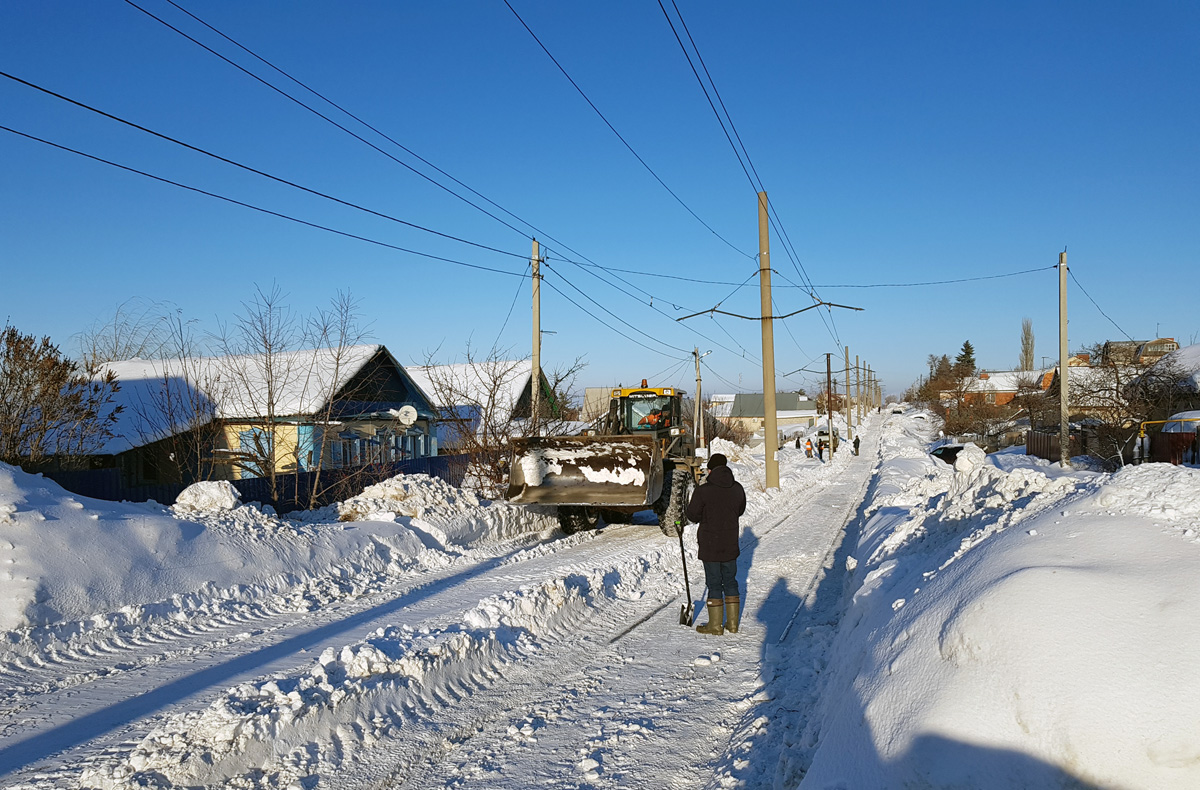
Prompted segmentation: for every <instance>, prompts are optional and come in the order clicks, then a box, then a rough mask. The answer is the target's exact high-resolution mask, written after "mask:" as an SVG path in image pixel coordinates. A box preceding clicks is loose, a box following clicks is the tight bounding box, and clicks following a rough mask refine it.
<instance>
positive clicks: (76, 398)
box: [0, 326, 121, 469]
mask: <svg viewBox="0 0 1200 790" xmlns="http://www.w3.org/2000/svg"><path fill="white" fill-rule="evenodd" d="M93 373H94V371H93V370H89V369H88V368H86V367H84V366H81V365H79V364H78V363H76V362H74V361H72V360H70V359H68V358H66V357H64V356H63V355H62V354H61V352H60V351H59V349H58V346H56V345H54V344H53V343H51V342H50V338H49V337H43V338H42V339H41V340H40V341H39V340H38V339H36V338H35V337H34V336H33V335H24V334H21V332H20V331H19V330H17V328H16V327H13V326H5V327H4V329H3V331H2V332H0V461H4V462H5V463H9V464H14V465H19V466H23V467H27V468H30V469H38V468H45V467H46V466H48V465H49V464H51V463H56V464H58V465H60V466H67V467H70V466H74V465H76V464H77V463H78V462H79V461H80V460H81V459H82V457H83V456H84V455H86V454H88V453H90V452H92V451H94V450H95V449H97V448H98V447H100V446H102V445H103V444H104V442H105V441H107V440H108V439H110V438H111V437H112V436H113V429H114V427H115V425H116V423H117V420H118V419H119V414H120V413H121V407H120V406H113V399H114V396H115V395H116V393H117V392H118V391H119V390H120V384H119V383H118V382H117V380H116V377H115V376H114V375H113V374H112V373H111V372H110V373H107V374H105V375H98V376H93Z"/></svg>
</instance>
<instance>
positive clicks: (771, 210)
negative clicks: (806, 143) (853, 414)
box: [658, 0, 841, 347]
mask: <svg viewBox="0 0 1200 790" xmlns="http://www.w3.org/2000/svg"><path fill="white" fill-rule="evenodd" d="M658 6H659V8H660V9H661V10H662V12H663V16H664V17H665V18H666V20H667V24H668V25H669V26H670V28H671V32H672V33H673V34H674V36H675V40H676V41H677V42H678V43H679V48H680V49H681V50H682V51H683V55H684V58H686V59H687V61H688V65H689V66H690V67H691V69H692V74H693V75H695V77H696V81H697V82H698V83H699V85H700V90H701V91H702V92H703V93H704V97H705V99H707V101H708V106H709V107H710V108H712V111H713V115H715V116H716V118H717V123H718V124H720V126H721V131H722V132H724V134H725V139H726V140H728V141H729V145H730V147H731V148H732V149H733V153H734V156H735V157H737V160H738V164H739V165H741V168H742V172H743V173H745V174H746V179H747V180H748V181H749V182H750V188H751V189H752V190H754V192H755V194H756V195H757V194H758V193H761V192H766V187H765V186H764V185H763V182H762V179H761V178H760V177H759V175H758V169H757V168H755V167H754V162H753V160H752V159H751V158H750V152H749V150H748V149H747V148H746V145H745V143H744V142H742V137H741V135H740V134H739V133H738V131H737V126H736V124H734V122H733V116H731V115H730V114H729V109H728V108H727V107H726V106H725V101H724V99H722V98H721V92H720V90H719V89H718V88H717V83H716V81H715V80H714V79H713V77H712V73H711V72H710V71H709V70H708V65H707V64H706V63H705V62H704V56H703V55H702V54H701V53H700V48H699V47H698V46H697V45H696V40H695V39H694V38H693V37H692V34H691V31H690V30H689V29H688V26H687V22H686V20H684V18H683V14H682V12H680V10H679V6H678V5H676V3H675V0H671V6H672V7H673V8H674V9H675V14H676V16H678V17H679V23H680V26H682V27H683V30H684V33H685V34H686V35H687V37H688V41H689V42H690V43H691V45H692V49H693V50H694V51H695V53H696V59H697V60H698V61H699V62H700V66H701V68H703V69H704V74H705V76H706V77H707V78H708V85H706V84H705V82H704V80H703V79H701V77H700V73H699V71H697V69H696V66H695V64H694V63H693V62H692V56H691V53H690V52H688V49H687V47H686V46H684V43H683V40H682V39H681V38H680V36H679V32H678V31H677V30H676V29H675V23H674V21H673V20H672V19H671V15H670V14H668V13H667V9H666V7H665V6H664V5H663V4H662V0H659V3H658ZM709 85H711V86H712V95H713V96H716V99H717V103H719V104H720V105H721V110H723V111H724V113H725V117H724V118H722V117H721V113H720V112H718V111H717V107H716V105H715V104H714V103H713V99H712V96H710V95H709V91H708V86H709ZM726 121H728V124H729V128H728V129H726V126H725V124H726ZM730 131H732V132H733V137H736V138H737V145H735V144H734V142H733V137H731V136H730ZM739 146H740V147H741V151H739V150H738V147H739ZM743 155H744V156H745V162H743V161H742V157H743ZM747 165H748V166H749V170H747ZM751 172H753V174H754V175H753V176H751ZM767 221H768V223H769V224H770V225H771V226H772V227H773V228H775V232H776V235H777V236H778V237H779V239H780V241H781V242H782V244H783V251H784V253H785V254H786V255H787V257H788V259H789V260H791V262H792V266H793V267H794V268H795V269H796V273H797V274H798V275H799V276H800V279H801V281H807V282H808V284H809V289H808V290H809V295H810V296H811V297H812V298H813V300H814V301H821V300H820V298H819V297H818V296H817V295H816V294H815V293H814V291H815V290H816V289H815V287H813V286H812V278H811V277H809V275H808V272H807V270H805V268H804V264H803V263H801V262H800V260H799V256H798V255H797V254H796V252H795V247H794V245H792V243H791V238H790V237H789V236H788V233H787V230H786V229H785V228H784V227H783V221H782V220H781V219H780V217H779V212H778V211H776V209H775V207H774V205H773V204H770V205H768V206H767ZM821 322H822V323H824V324H825V328H826V330H827V331H828V332H829V333H830V336H831V337H832V338H833V339H834V341H835V342H836V343H837V344H838V346H839V347H841V339H840V338H839V337H838V334H837V324H836V322H834V319H833V313H832V311H831V312H830V314H829V319H828V321H826V319H825V316H824V315H821Z"/></svg>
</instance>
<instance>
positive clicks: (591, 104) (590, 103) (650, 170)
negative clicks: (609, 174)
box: [127, 0, 753, 258]
mask: <svg viewBox="0 0 1200 790" xmlns="http://www.w3.org/2000/svg"><path fill="white" fill-rule="evenodd" d="M127 1H128V0H127ZM504 4H505V5H506V6H508V10H509V11H512V13H513V16H515V17H516V18H517V21H518V22H520V23H521V26H522V27H524V28H525V30H526V31H528V33H529V35H530V36H532V37H533V40H534V41H536V42H537V45H538V46H539V47H541V48H542V51H543V52H545V53H546V56H547V57H549V58H550V60H551V61H552V62H553V63H554V65H555V66H557V67H558V70H559V71H561V72H562V75H563V76H564V77H566V78H567V81H568V82H570V83H571V86H572V87H574V88H575V90H576V91H578V92H579V95H580V96H582V97H583V100H584V101H586V102H587V103H588V106H589V107H591V108H592V109H593V110H594V111H595V112H596V115H599V116H600V120H602V121H604V125H605V126H607V127H608V128H609V129H610V130H611V131H612V133H613V134H615V135H616V136H617V139H618V140H620V141H621V142H622V143H623V144H624V145H625V147H626V148H628V149H629V153H631V154H633V156H634V158H635V159H637V160H638V162H640V163H641V165H642V167H644V168H646V172H648V173H649V174H650V175H652V176H654V180H655V181H657V182H658V183H659V184H661V185H662V188H663V189H665V190H667V192H668V193H670V195H671V197H673V198H675V200H676V202H678V203H679V205H681V206H683V207H684V209H686V210H687V213H689V214H691V215H692V216H693V217H694V218H695V219H696V221H697V222H699V223H700V224H701V225H703V226H704V227H705V228H707V229H708V231H709V233H711V234H712V235H714V236H716V237H717V238H718V239H720V240H721V241H723V242H725V244H726V245H728V246H729V247H730V248H731V249H734V250H737V252H739V253H741V254H742V255H746V253H744V252H742V251H741V250H739V249H738V248H737V247H736V246H734V245H733V244H732V243H731V242H730V241H729V240H728V239H726V238H725V237H724V236H722V235H721V234H720V233H717V232H716V231H715V230H713V228H712V226H710V225H709V224H708V223H707V222H705V221H704V220H702V219H700V215H699V214H697V213H696V212H695V211H692V208H691V207H690V206H689V205H688V204H687V203H685V202H683V198H681V197H679V195H677V194H675V191H674V190H673V189H671V188H670V187H669V186H667V183H666V182H665V181H663V180H662V179H661V178H660V177H659V175H658V173H656V172H654V168H652V167H650V165H648V164H646V160H645V159H642V157H641V155H640V154H639V153H638V152H637V151H635V150H634V148H633V146H632V145H630V144H629V141H628V140H626V139H625V138H624V137H622V136H621V133H620V132H618V131H617V127H615V126H613V125H612V123H610V122H609V120H608V118H606V117H604V113H602V112H600V108H599V107H597V106H596V105H595V103H594V102H593V101H592V100H591V99H590V98H588V95H587V94H586V93H584V92H583V88H581V87H579V84H578V83H577V82H575V80H574V79H572V77H571V75H570V74H568V73H567V70H566V69H565V68H563V66H562V64H561V63H559V62H558V59H557V58H555V57H554V55H553V54H551V52H550V50H549V49H547V48H546V45H545V44H543V43H542V40H541V39H540V38H538V36H537V34H536V33H534V32H533V29H532V28H531V27H529V25H528V24H526V23H525V20H524V19H522V18H521V15H520V14H518V13H517V9H515V8H513V7H512V3H510V2H508V0H504ZM746 257H748V258H749V257H753V256H750V255H746Z"/></svg>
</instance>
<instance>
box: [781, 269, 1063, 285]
mask: <svg viewBox="0 0 1200 790" xmlns="http://www.w3.org/2000/svg"><path fill="white" fill-rule="evenodd" d="M1057 268H1058V265H1057V264H1055V265H1054V266H1039V267H1038V268H1036V269H1022V270H1021V271H1019V272H1005V273H1004V274H988V275H984V276H981V277H960V278H958V279H955V280H930V281H928V282H921V283H864V284H851V283H839V284H836V285H822V286H819V287H821V288H919V287H924V286H927V285H952V284H954V283H972V282H979V281H980V280H999V279H1001V278H1003V277H1017V276H1020V275H1022V274H1033V273H1034V272H1044V271H1048V270H1050V269H1057ZM780 276H782V275H780Z"/></svg>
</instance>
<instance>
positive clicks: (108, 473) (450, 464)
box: [45, 455, 467, 513]
mask: <svg viewBox="0 0 1200 790" xmlns="http://www.w3.org/2000/svg"><path fill="white" fill-rule="evenodd" d="M466 469H467V456H465V455H437V456H432V457H430V458H413V459H410V460H407V461H397V462H395V463H391V464H372V465H370V466H359V467H352V468H349V469H324V470H322V471H321V473H320V479H319V481H318V477H317V473H316V472H303V473H301V474H298V475H297V474H287V475H279V476H278V477H276V478H275V488H276V491H277V494H278V495H277V496H276V497H274V498H272V496H271V481H270V480H268V479H266V478H265V477H251V478H247V479H245V480H230V481H229V482H230V483H232V484H233V487H234V488H236V489H237V490H238V494H239V495H240V496H241V499H242V501H243V502H258V503H260V504H264V505H271V506H272V507H274V508H275V510H277V511H278V512H280V513H284V512H288V511H291V510H296V509H298V508H301V507H307V506H308V502H309V497H310V494H311V492H312V488H313V485H314V483H316V484H318V485H320V487H321V490H320V492H319V493H318V497H317V502H316V504H317V506H318V507H321V506H324V505H328V504H330V503H331V502H336V501H339V500H342V499H347V498H349V497H352V496H355V495H356V494H359V493H361V492H362V490H363V489H364V488H366V487H367V486H369V485H373V484H375V483H378V482H381V481H383V480H386V479H388V478H390V477H395V476H396V475H402V474H403V475H417V474H424V475H429V476H430V477H440V478H441V479H443V480H445V481H446V482H448V483H449V484H450V485H452V486H456V487H457V486H460V485H462V480H463V476H464V475H465V474H466ZM45 476H46V477H48V478H50V479H51V480H53V481H54V482H56V483H58V484H59V485H60V486H62V487H63V488H65V489H66V490H68V491H70V492H71V493H73V494H78V495H80V496H86V497H91V498H93V499H105V500H108V501H110V502H122V501H125V502H148V501H150V500H153V501H155V502H158V503H160V504H163V505H171V504H174V502H175V500H176V498H178V496H179V494H180V493H181V492H182V491H183V490H184V489H185V488H187V486H186V485H183V484H173V485H157V486H127V485H125V484H124V483H123V482H122V480H121V470H120V469H89V470H83V471H61V472H47V473H45Z"/></svg>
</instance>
